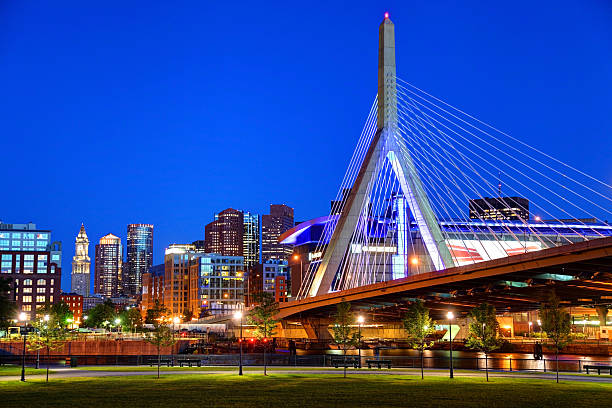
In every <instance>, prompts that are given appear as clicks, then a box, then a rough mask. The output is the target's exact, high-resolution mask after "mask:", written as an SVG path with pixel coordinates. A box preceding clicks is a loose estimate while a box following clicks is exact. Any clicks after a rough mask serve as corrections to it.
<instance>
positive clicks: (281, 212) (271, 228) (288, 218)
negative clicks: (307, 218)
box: [261, 204, 293, 262]
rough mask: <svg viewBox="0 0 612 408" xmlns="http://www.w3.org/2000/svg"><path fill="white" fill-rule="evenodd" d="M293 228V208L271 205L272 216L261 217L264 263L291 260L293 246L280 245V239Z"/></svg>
mask: <svg viewBox="0 0 612 408" xmlns="http://www.w3.org/2000/svg"><path fill="white" fill-rule="evenodd" d="M291 228H293V208H291V207H289V206H286V205H284V204H270V214H266V215H262V216H261V253H262V258H263V261H264V262H265V261H266V260H270V259H283V260H287V259H289V257H290V256H291V252H292V251H293V246H292V245H282V244H279V243H278V238H279V237H280V236H281V234H282V233H283V232H285V231H287V230H289V229H291Z"/></svg>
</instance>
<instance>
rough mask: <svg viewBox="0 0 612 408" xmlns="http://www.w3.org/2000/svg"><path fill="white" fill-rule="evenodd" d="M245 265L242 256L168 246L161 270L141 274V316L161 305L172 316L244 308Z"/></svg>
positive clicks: (216, 313)
mask: <svg viewBox="0 0 612 408" xmlns="http://www.w3.org/2000/svg"><path fill="white" fill-rule="evenodd" d="M243 282H244V264H243V258H242V257H241V256H226V255H220V254H210V253H206V252H203V251H199V250H197V249H196V248H195V247H194V246H193V245H176V244H174V245H170V246H169V247H168V248H167V249H166V255H165V263H164V265H163V270H162V269H161V267H160V266H156V267H153V268H151V269H150V270H149V272H148V273H146V274H145V275H143V288H142V306H143V308H142V309H143V313H146V309H148V308H151V307H153V306H154V304H155V300H158V301H159V302H160V303H162V304H164V305H165V307H166V308H167V309H168V311H169V314H170V315H171V316H184V315H185V313H187V312H188V311H189V312H191V313H193V316H194V317H196V318H197V317H199V316H200V315H201V314H202V313H204V314H212V315H219V314H228V313H233V312H234V311H236V310H240V309H242V308H243V305H244V293H243V285H244V283H243Z"/></svg>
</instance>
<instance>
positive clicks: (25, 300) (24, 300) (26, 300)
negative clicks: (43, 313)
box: [21, 296, 32, 303]
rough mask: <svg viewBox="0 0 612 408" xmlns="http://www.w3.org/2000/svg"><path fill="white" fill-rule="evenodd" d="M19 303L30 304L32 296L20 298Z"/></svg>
mask: <svg viewBox="0 0 612 408" xmlns="http://www.w3.org/2000/svg"><path fill="white" fill-rule="evenodd" d="M21 301H22V302H23V303H32V296H23V297H22V298H21Z"/></svg>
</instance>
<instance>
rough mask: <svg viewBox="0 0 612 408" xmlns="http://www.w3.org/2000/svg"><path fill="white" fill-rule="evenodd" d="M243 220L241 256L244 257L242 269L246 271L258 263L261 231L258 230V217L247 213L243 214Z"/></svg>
mask: <svg viewBox="0 0 612 408" xmlns="http://www.w3.org/2000/svg"><path fill="white" fill-rule="evenodd" d="M243 219H244V234H243V235H242V256H243V257H244V268H245V269H246V270H248V269H249V268H250V267H251V266H253V265H255V264H256V263H258V262H259V258H260V245H259V241H260V236H261V229H260V228H259V226H260V224H259V215H257V214H251V213H250V212H248V211H247V212H244V213H243Z"/></svg>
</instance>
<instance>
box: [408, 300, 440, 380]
mask: <svg viewBox="0 0 612 408" xmlns="http://www.w3.org/2000/svg"><path fill="white" fill-rule="evenodd" d="M403 324H404V330H405V331H406V333H407V334H408V341H409V342H410V344H411V345H412V347H413V348H415V349H418V350H419V351H420V355H421V378H424V371H423V363H424V357H423V351H424V349H425V348H429V347H431V346H432V345H433V342H427V336H429V335H430V334H432V333H433V332H434V331H435V329H434V326H433V321H432V320H431V318H430V317H429V309H428V308H427V307H425V304H424V303H423V301H422V300H420V299H418V300H417V301H416V302H414V303H413V304H412V305H410V308H409V309H408V312H407V313H406V316H404V319H403Z"/></svg>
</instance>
